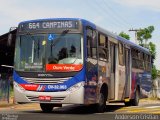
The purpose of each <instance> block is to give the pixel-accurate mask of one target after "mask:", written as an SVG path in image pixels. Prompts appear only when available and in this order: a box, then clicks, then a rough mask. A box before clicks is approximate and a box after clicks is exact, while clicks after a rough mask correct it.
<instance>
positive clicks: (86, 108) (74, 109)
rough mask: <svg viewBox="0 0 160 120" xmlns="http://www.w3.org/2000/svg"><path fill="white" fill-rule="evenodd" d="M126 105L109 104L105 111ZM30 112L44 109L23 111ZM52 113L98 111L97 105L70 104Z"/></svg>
mask: <svg viewBox="0 0 160 120" xmlns="http://www.w3.org/2000/svg"><path fill="white" fill-rule="evenodd" d="M122 107H124V105H107V106H106V110H105V112H106V113H107V112H108V113H109V112H114V111H116V110H118V109H120V108H122ZM23 112H28V113H43V112H42V111H23ZM51 113H52V114H53V113H55V114H93V113H97V111H96V108H95V105H88V106H84V105H68V106H63V107H62V108H55V109H53V111H52V112H51Z"/></svg>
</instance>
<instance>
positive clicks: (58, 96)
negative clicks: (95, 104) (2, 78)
mask: <svg viewBox="0 0 160 120" xmlns="http://www.w3.org/2000/svg"><path fill="white" fill-rule="evenodd" d="M83 84H84V83H83V82H80V83H78V84H76V85H75V86H76V87H75V88H74V86H73V87H71V89H69V90H67V91H61V92H38V91H26V90H25V89H23V88H22V87H20V86H19V85H18V84H17V83H15V82H14V97H15V101H16V102H18V103H30V102H37V103H57V104H84V85H83ZM77 86H79V87H77ZM40 96H44V97H45V96H47V97H48V96H49V97H50V98H51V99H50V100H49V101H46V100H44V101H43V100H40V99H39V98H40Z"/></svg>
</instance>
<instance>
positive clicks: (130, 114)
mask: <svg viewBox="0 0 160 120" xmlns="http://www.w3.org/2000/svg"><path fill="white" fill-rule="evenodd" d="M158 114H159V115H158ZM135 115H137V116H135ZM133 118H134V119H135V120H137V119H138V118H139V119H142V118H143V120H144V119H145V120H146V118H147V119H148V120H151V119H155V120H159V119H160V104H159V103H149V104H148V102H144V103H143V104H140V106H138V107H133V106H132V107H125V106H124V105H123V104H116V105H108V106H107V109H106V111H105V112H104V113H96V111H95V110H94V106H93V105H90V106H82V105H68V106H63V107H62V108H55V109H54V110H53V111H52V112H51V113H43V112H42V111H41V110H40V107H39V105H38V104H24V105H14V106H10V107H4V108H0V119H1V120H116V119H117V120H122V119H123V120H125V119H126V120H133Z"/></svg>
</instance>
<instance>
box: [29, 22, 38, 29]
mask: <svg viewBox="0 0 160 120" xmlns="http://www.w3.org/2000/svg"><path fill="white" fill-rule="evenodd" d="M39 27H40V25H39V23H29V29H38V28H39Z"/></svg>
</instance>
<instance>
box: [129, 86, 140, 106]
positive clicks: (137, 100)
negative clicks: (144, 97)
mask: <svg viewBox="0 0 160 120" xmlns="http://www.w3.org/2000/svg"><path fill="white" fill-rule="evenodd" d="M139 98H140V95H139V90H138V89H136V92H135V97H134V99H132V101H131V102H132V105H133V106H138V104H139Z"/></svg>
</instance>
